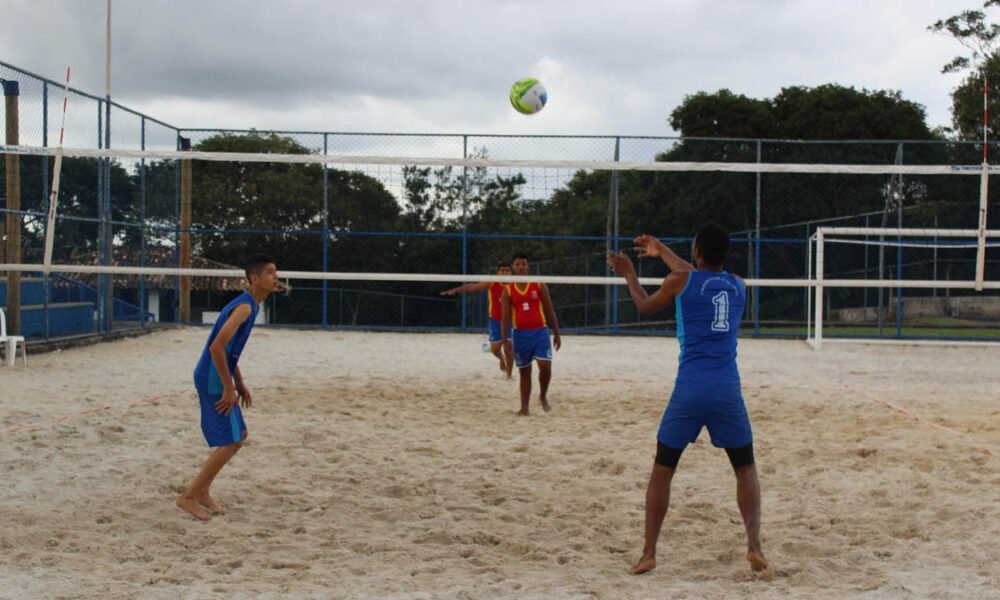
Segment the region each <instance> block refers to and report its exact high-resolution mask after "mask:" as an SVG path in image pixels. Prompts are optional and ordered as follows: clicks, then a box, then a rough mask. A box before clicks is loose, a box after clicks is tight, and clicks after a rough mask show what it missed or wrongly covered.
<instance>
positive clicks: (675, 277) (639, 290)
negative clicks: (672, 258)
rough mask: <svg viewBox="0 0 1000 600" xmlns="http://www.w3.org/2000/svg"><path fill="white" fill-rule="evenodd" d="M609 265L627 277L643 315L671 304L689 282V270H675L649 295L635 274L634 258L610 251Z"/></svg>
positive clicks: (632, 293) (629, 290) (634, 300)
mask: <svg viewBox="0 0 1000 600" xmlns="http://www.w3.org/2000/svg"><path fill="white" fill-rule="evenodd" d="M608 266H609V267H611V269H612V270H613V271H614V272H615V273H618V274H619V275H621V276H623V277H624V278H625V281H626V282H627V283H628V293H629V295H630V296H632V302H633V303H634V304H635V307H636V308H637V309H638V310H639V314H641V315H643V316H645V315H651V314H653V313H655V312H659V311H661V310H663V309H664V308H666V307H668V306H670V303H671V302H673V301H674V298H676V297H677V295H678V294H680V293H681V291H682V290H683V289H684V284H686V283H687V278H688V272H687V271H685V270H678V271H674V272H673V273H670V274H669V275H667V276H666V277H665V278H664V279H663V283H662V284H661V285H660V289H658V290H656V291H655V292H653V294H652V295H649V294H647V293H646V290H644V289H643V287H642V285H640V284H639V278H638V277H637V276H636V274H635V267H633V266H632V260H631V259H630V258H629V257H627V256H625V254H624V253H622V254H616V253H614V252H608Z"/></svg>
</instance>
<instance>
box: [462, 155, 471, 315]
mask: <svg viewBox="0 0 1000 600" xmlns="http://www.w3.org/2000/svg"><path fill="white" fill-rule="evenodd" d="M462 158H463V159H467V158H469V136H467V135H463V136H462ZM467 185H468V167H465V166H463V167H462V275H468V274H469V220H468V218H467V212H466V209H467V208H468V196H467V194H468V190H467V189H466V186H467ZM468 312H469V311H468V306H467V298H466V296H465V294H463V295H462V331H465V330H466V329H467V328H468Z"/></svg>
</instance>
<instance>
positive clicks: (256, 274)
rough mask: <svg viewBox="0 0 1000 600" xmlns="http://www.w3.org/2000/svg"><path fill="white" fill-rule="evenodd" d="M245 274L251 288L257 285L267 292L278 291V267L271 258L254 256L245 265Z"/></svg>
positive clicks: (260, 255)
mask: <svg viewBox="0 0 1000 600" xmlns="http://www.w3.org/2000/svg"><path fill="white" fill-rule="evenodd" d="M243 272H244V273H246V275H247V281H249V282H250V285H251V286H254V285H256V286H257V287H260V288H262V289H264V290H266V291H267V292H273V291H275V290H277V289H278V267H276V266H275V264H274V258H272V257H270V256H267V255H265V254H254V255H253V256H251V257H250V258H248V259H246V262H244V263H243Z"/></svg>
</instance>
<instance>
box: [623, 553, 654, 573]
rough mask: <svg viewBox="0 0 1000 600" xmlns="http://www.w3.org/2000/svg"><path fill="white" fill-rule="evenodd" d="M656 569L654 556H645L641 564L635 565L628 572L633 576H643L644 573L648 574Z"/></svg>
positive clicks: (640, 561) (641, 559)
mask: <svg viewBox="0 0 1000 600" xmlns="http://www.w3.org/2000/svg"><path fill="white" fill-rule="evenodd" d="M655 568H656V558H654V557H652V556H643V557H642V558H640V559H639V562H637V563H635V565H633V566H632V568H631V569H629V570H628V572H629V573H631V574H633V575H641V574H642V573H647V572H649V571H652V570H653V569H655Z"/></svg>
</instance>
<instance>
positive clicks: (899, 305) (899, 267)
mask: <svg viewBox="0 0 1000 600" xmlns="http://www.w3.org/2000/svg"><path fill="white" fill-rule="evenodd" d="M897 154H898V155H899V161H898V162H899V164H902V163H903V144H902V143H900V144H899V149H898V152H897ZM896 197H897V198H899V204H897V205H896V211H897V215H898V217H897V225H896V226H897V227H898V228H899V229H902V228H903V176H902V175H900V176H899V189H897V190H896ZM899 242H902V239H900V240H899ZM896 279H898V280H900V281H902V280H903V244H902V243H898V244H896ZM896 337H903V288H896Z"/></svg>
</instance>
